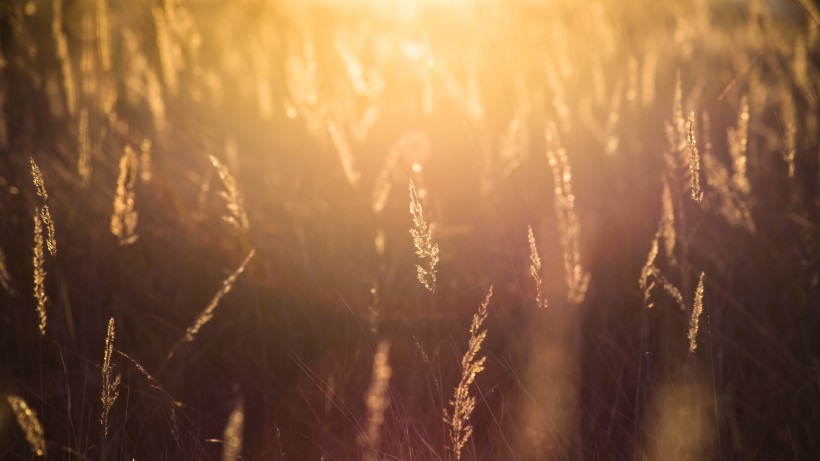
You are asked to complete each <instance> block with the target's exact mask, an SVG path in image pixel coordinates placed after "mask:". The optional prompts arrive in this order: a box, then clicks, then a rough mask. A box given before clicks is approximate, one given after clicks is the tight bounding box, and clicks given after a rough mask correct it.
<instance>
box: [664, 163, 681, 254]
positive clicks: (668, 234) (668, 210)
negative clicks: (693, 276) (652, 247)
mask: <svg viewBox="0 0 820 461" xmlns="http://www.w3.org/2000/svg"><path fill="white" fill-rule="evenodd" d="M662 183H663V188H662V192H661V210H662V214H661V236H662V237H663V248H664V251H665V254H666V257H667V258H668V259H669V262H670V263H672V264H673V265H674V264H676V263H677V259H676V258H675V245H676V244H677V231H676V230H675V206H674V204H673V203H672V190H671V189H670V188H669V181H668V180H667V179H666V175H664V176H663V179H662Z"/></svg>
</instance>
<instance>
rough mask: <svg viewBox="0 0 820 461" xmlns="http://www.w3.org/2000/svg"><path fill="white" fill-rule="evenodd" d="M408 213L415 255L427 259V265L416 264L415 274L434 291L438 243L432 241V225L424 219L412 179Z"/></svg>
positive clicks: (426, 286) (429, 289)
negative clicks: (410, 220) (411, 226)
mask: <svg viewBox="0 0 820 461" xmlns="http://www.w3.org/2000/svg"><path fill="white" fill-rule="evenodd" d="M410 215H411V216H412V217H413V228H412V229H410V235H412V236H413V245H414V246H415V247H416V255H418V257H419V258H421V259H422V260H426V261H427V267H422V266H421V265H420V264H416V276H417V277H418V279H419V282H421V284H422V285H424V288H427V290H428V291H430V292H431V293H434V292H435V291H436V264H438V244H437V243H436V242H434V241H433V230H432V227H431V226H430V224H428V223H427V221H425V220H424V211H423V210H422V207H421V201H420V200H419V196H418V193H417V192H416V186H415V184H413V181H410Z"/></svg>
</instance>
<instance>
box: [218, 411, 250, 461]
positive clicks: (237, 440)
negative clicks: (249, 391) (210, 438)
mask: <svg viewBox="0 0 820 461" xmlns="http://www.w3.org/2000/svg"><path fill="white" fill-rule="evenodd" d="M244 430H245V403H244V401H243V400H242V399H241V398H240V399H239V400H238V401H237V402H236V405H234V407H233V410H232V411H231V415H230V416H229V417H228V423H227V424H225V431H224V433H223V436H222V443H223V445H222V461H237V460H238V459H239V457H240V455H241V454H242V432H243V431H244Z"/></svg>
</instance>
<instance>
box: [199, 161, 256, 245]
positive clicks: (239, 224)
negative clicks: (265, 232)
mask: <svg viewBox="0 0 820 461" xmlns="http://www.w3.org/2000/svg"><path fill="white" fill-rule="evenodd" d="M208 159H209V160H210V161H211V165H213V166H214V168H215V169H216V172H217V174H219V179H220V180H222V185H223V186H224V187H225V190H224V191H223V192H221V193H220V195H221V196H222V199H223V200H225V205H226V206H227V208H228V215H227V216H225V217H224V218H223V219H224V220H225V221H226V222H227V223H229V224H230V225H232V226H234V227H235V228H236V229H238V230H239V231H241V232H248V231H249V230H250V228H251V225H250V221H249V220H248V213H247V212H246V211H245V199H244V198H243V197H242V193H241V192H240V191H239V186H238V185H237V183H236V179H234V177H233V175H232V174H231V172H230V171H229V170H228V167H227V166H226V165H225V164H224V163H222V162H220V161H219V159H218V158H216V157H214V156H213V155H211V156H209V157H208Z"/></svg>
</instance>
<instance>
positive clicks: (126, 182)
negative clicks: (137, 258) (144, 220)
mask: <svg viewBox="0 0 820 461" xmlns="http://www.w3.org/2000/svg"><path fill="white" fill-rule="evenodd" d="M137 167H138V163H137V154H136V153H135V152H134V149H132V148H131V146H125V148H124V149H123V154H122V157H121V158H120V174H119V177H118V178H117V192H116V195H115V196H114V212H113V213H112V214H111V233H112V234H114V236H115V237H117V239H118V240H119V243H120V245H131V244H132V243H134V242H136V241H137V237H138V236H137V233H136V232H137V218H138V215H137V211H136V209H135V207H136V204H135V191H134V185H135V184H136V181H137Z"/></svg>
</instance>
